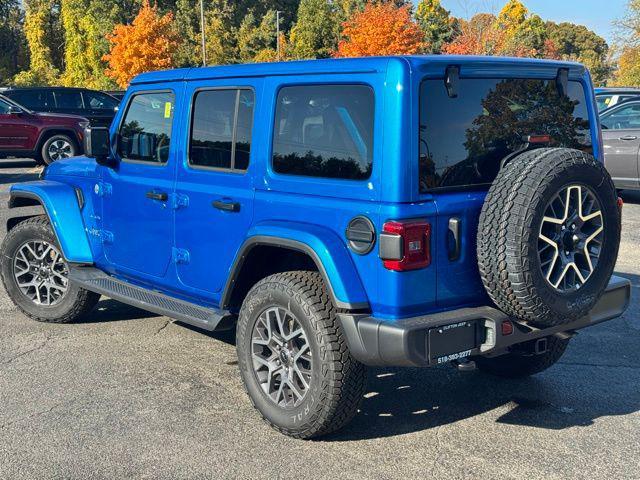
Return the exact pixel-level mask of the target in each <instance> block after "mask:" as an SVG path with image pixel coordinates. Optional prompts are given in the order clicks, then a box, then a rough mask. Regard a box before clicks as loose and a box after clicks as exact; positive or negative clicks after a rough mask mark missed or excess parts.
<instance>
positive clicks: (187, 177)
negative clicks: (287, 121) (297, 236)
mask: <svg viewBox="0 0 640 480" xmlns="http://www.w3.org/2000/svg"><path fill="white" fill-rule="evenodd" d="M261 83H262V80H259V79H256V80H250V81H246V82H245V81H243V82H242V83H241V84H240V85H238V83H237V81H234V80H230V81H209V80H207V81H203V82H190V83H189V84H188V86H187V90H186V94H185V102H186V101H188V102H189V103H190V108H189V109H188V111H189V113H188V117H187V118H188V119H189V128H188V132H187V142H186V148H185V151H184V152H183V154H182V155H181V158H180V162H179V165H178V170H177V181H176V198H177V200H178V202H179V203H180V206H179V207H178V209H177V210H176V248H177V250H178V252H179V253H180V255H181V261H179V262H177V272H178V277H179V279H180V282H181V283H182V284H183V285H184V286H185V287H187V288H188V289H190V291H191V294H193V295H199V296H202V297H204V298H210V297H211V294H212V293H214V292H218V291H220V290H221V289H222V287H223V284H224V282H225V280H226V278H227V276H228V273H229V269H230V267H231V262H232V261H233V259H234V258H235V254H236V252H237V250H238V249H239V247H240V245H241V244H242V242H243V241H244V239H245V238H246V235H247V229H248V228H249V225H250V224H251V219H252V215H253V198H254V185H253V176H252V162H251V157H252V155H253V150H252V145H251V143H252V142H251V140H252V130H253V118H254V112H255V105H256V95H257V92H258V91H259V90H260V88H259V87H260V85H261ZM185 120H186V119H185Z"/></svg>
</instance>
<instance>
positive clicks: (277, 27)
mask: <svg viewBox="0 0 640 480" xmlns="http://www.w3.org/2000/svg"><path fill="white" fill-rule="evenodd" d="M281 13H282V12H281V11H280V10H276V55H277V58H278V61H280V14H281Z"/></svg>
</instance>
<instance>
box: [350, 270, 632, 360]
mask: <svg viewBox="0 0 640 480" xmlns="http://www.w3.org/2000/svg"><path fill="white" fill-rule="evenodd" d="M630 297H631V282H630V281H629V280H627V279H625V278H621V277H615V276H614V277H611V280H610V281H609V285H608V287H607V289H606V291H605V293H604V294H603V295H602V298H601V299H600V301H599V302H598V303H597V304H596V306H595V307H594V308H593V310H592V311H591V312H590V313H589V315H587V316H586V317H584V318H581V319H579V320H575V321H573V322H571V323H566V324H564V325H559V326H556V327H549V328H536V327H532V326H530V325H528V324H525V323H521V322H516V321H512V324H513V327H514V328H513V333H511V334H509V335H503V334H502V322H504V321H508V320H511V319H510V318H509V317H508V316H507V315H506V314H504V313H503V312H501V311H500V310H497V309H495V308H492V307H478V308H462V309H459V310H453V311H448V312H442V313H436V314H433V315H425V316H422V317H415V318H407V319H403V320H397V321H387V320H381V319H377V318H373V317H370V316H367V315H362V314H358V315H352V314H347V313H342V314H339V319H340V322H341V324H342V328H343V330H344V332H345V334H346V336H347V341H348V343H349V349H350V350H351V353H352V354H353V356H354V357H355V358H356V359H358V360H359V361H360V362H362V363H364V364H366V365H384V366H407V367H416V366H419V367H424V366H431V365H437V364H439V363H444V362H447V361H450V360H456V359H462V358H466V357H473V356H477V355H483V356H496V355H500V354H503V353H505V351H507V350H508V349H509V347H511V346H513V345H516V344H522V343H524V342H529V341H531V340H535V339H538V338H543V337H549V336H551V335H566V334H570V333H571V332H574V331H575V330H579V329H581V328H584V327H588V326H591V325H595V324H597V323H601V322H604V321H607V320H611V319H613V318H616V317H619V316H620V315H622V314H623V313H624V311H625V310H626V309H627V307H628V306H629V300H630ZM458 327H465V328H471V330H467V332H462V329H460V331H461V334H460V335H458V334H456V335H454V336H453V340H452V339H451V338H452V337H448V338H449V339H448V340H445V339H446V338H447V336H446V332H447V331H448V330H451V329H456V328H458ZM455 337H464V338H475V339H476V340H475V341H470V344H469V347H471V348H465V349H464V350H462V351H460V350H459V351H455V346H456V342H458V343H459V342H460V340H456V338H455ZM464 338H463V340H462V342H463V343H464V342H465V341H467V340H465V339H464ZM439 339H442V341H441V342H440V340H439ZM439 342H440V344H439ZM445 342H446V343H447V345H445V346H443V345H442V343H445ZM448 345H451V347H452V348H454V350H453V351H447V348H448Z"/></svg>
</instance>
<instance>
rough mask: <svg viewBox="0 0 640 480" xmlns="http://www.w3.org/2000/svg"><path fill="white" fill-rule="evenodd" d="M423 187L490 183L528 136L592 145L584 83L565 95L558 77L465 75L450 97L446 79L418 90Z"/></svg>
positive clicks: (569, 144) (552, 143) (573, 84)
mask: <svg viewBox="0 0 640 480" xmlns="http://www.w3.org/2000/svg"><path fill="white" fill-rule="evenodd" d="M419 135H420V191H421V192H425V191H428V190H431V189H436V188H460V187H478V186H484V187H486V186H488V185H489V184H491V182H493V180H494V179H495V177H496V175H497V173H498V171H499V169H500V164H501V162H502V160H503V159H504V158H505V157H507V156H508V155H510V154H513V153H517V152H518V151H521V150H524V149H526V148H527V146H528V139H529V137H530V136H542V137H544V138H547V137H548V140H549V142H548V145H549V146H561V147H570V148H576V149H579V150H583V151H585V152H589V153H591V152H592V145H591V132H590V125H589V116H588V112H587V104H586V101H585V94H584V89H583V88H582V85H581V84H580V83H578V82H569V85H568V92H567V96H560V94H559V93H558V89H557V87H556V83H555V81H554V80H533V79H463V80H460V85H459V88H458V97H457V98H450V97H449V96H448V95H447V89H446V87H445V84H444V81H443V80H425V81H423V82H422V85H421V90H420V133H419Z"/></svg>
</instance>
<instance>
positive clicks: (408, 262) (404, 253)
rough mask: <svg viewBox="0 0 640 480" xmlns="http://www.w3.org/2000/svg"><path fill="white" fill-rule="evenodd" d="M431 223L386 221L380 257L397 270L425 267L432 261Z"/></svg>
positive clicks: (381, 239)
mask: <svg viewBox="0 0 640 480" xmlns="http://www.w3.org/2000/svg"><path fill="white" fill-rule="evenodd" d="M430 244H431V225H430V224H429V223H427V222H425V221H422V220H421V221H415V220H403V221H391V222H386V223H385V224H384V225H383V227H382V233H381V234H380V258H381V259H382V261H383V264H384V266H385V268H388V269H389V270H394V271H396V272H403V271H406V270H416V269H418V268H424V267H427V266H429V264H430V263H431V245H430Z"/></svg>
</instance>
